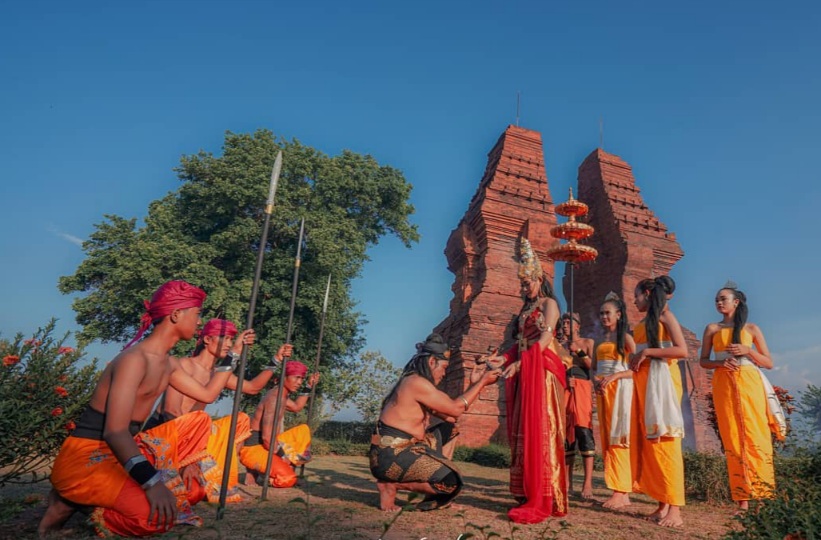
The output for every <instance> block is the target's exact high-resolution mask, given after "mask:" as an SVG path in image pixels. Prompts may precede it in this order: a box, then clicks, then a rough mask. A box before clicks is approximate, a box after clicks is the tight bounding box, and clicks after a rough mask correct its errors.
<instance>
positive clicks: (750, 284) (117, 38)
mask: <svg viewBox="0 0 821 540" xmlns="http://www.w3.org/2000/svg"><path fill="white" fill-rule="evenodd" d="M552 4H561V5H552ZM820 26H821V7H819V5H818V4H817V3H813V2H809V1H799V2H790V3H782V4H781V5H776V4H773V3H771V2H744V3H740V2H688V3H675V4H671V3H666V2H656V3H651V2H618V3H616V2H583V3H582V2H563V3H558V2H493V3H490V2H479V1H473V2H413V3H405V4H404V5H398V3H393V2H299V3H297V2H292V3H288V4H284V3H278V2H263V1H258V2H247V1H235V2H208V1H197V2H171V1H169V2H158V1H156V2H141V3H121V2H97V3H95V2H82V3H66V2H37V1H32V2H13V3H12V2H5V3H3V5H2V7H0V50H2V51H3V53H2V54H0V77H2V81H3V82H2V84H0V126H2V128H1V129H0V201H2V203H3V205H2V206H3V211H2V212H0V230H2V231H3V233H2V235H0V252H2V258H0V283H2V285H0V298H2V306H3V309H2V310H0V332H2V335H3V336H10V335H13V334H14V333H15V332H17V331H22V332H26V333H28V332H31V331H33V330H34V329H35V328H37V326H39V325H42V324H43V323H45V321H47V320H48V319H49V318H50V317H52V316H56V317H58V318H59V319H60V328H61V329H63V330H72V329H74V328H76V325H75V323H74V314H73V311H72V310H71V298H70V297H65V296H63V295H61V294H60V293H59V292H58V291H57V289H56V284H57V279H58V277H59V276H61V275H68V274H71V273H73V271H74V270H75V269H76V267H77V265H78V264H79V263H80V262H81V261H82V259H83V252H82V251H81V249H80V247H79V245H78V244H79V243H80V242H81V241H82V240H83V239H85V238H87V237H88V235H89V234H90V233H91V232H92V231H93V230H94V227H93V225H94V224H95V223H99V222H101V221H102V219H103V214H118V215H120V216H124V217H138V218H139V217H142V216H144V215H145V212H146V209H147V206H148V203H149V202H151V201H152V200H155V199H157V198H160V197H162V196H163V195H164V194H166V193H167V192H169V191H171V190H174V189H176V188H177V187H178V185H179V183H178V180H177V179H176V177H175V175H174V173H173V171H172V168H173V167H175V166H176V165H177V163H178V162H179V158H180V156H181V155H183V154H191V153H195V152H197V151H198V150H200V149H204V150H207V151H211V152H214V153H219V152H220V146H221V143H222V140H223V135H224V132H225V131H226V130H231V131H234V132H252V131H254V130H256V129H258V128H268V129H271V130H272V131H274V132H275V133H276V134H278V135H281V136H284V137H286V138H297V139H299V140H300V141H302V142H303V143H304V144H307V145H310V146H313V147H316V148H318V149H320V150H322V151H324V152H325V153H328V154H337V153H339V152H340V151H341V150H343V149H351V150H353V151H355V152H360V153H367V154H371V155H373V156H374V157H375V158H376V159H377V160H378V161H379V162H381V163H384V164H389V165H392V166H394V167H397V168H399V169H400V170H402V171H403V172H404V173H405V176H406V178H407V179H408V181H409V182H411V183H412V184H413V186H414V190H413V194H412V202H413V204H414V205H415V206H416V214H415V215H414V216H413V221H414V222H415V223H417V224H418V226H419V230H420V232H421V235H422V240H421V242H420V243H419V244H417V245H415V246H414V247H413V249H410V250H408V249H406V248H404V247H403V246H402V245H401V243H400V242H399V241H398V240H396V239H394V238H385V239H384V240H383V241H382V242H381V243H380V244H379V245H378V246H377V247H376V248H374V249H373V250H372V251H371V252H370V256H371V258H372V260H371V262H369V263H368V264H367V265H366V267H365V270H364V272H363V275H362V278H361V279H360V280H359V281H358V282H357V283H356V285H355V288H354V296H355V298H357V299H358V300H359V302H360V304H359V308H360V310H361V311H362V312H363V314H364V316H365V317H366V318H367V319H368V320H369V321H370V322H369V324H368V325H367V326H366V327H365V334H366V336H367V341H368V343H367V348H368V349H377V350H380V351H382V353H383V354H385V355H386V356H387V357H388V358H389V359H391V360H392V361H393V362H394V363H396V364H397V365H400V364H403V363H404V362H405V361H406V360H407V358H408V357H409V355H410V354H411V352H412V350H413V343H414V342H416V341H418V340H419V339H421V338H423V337H424V336H425V335H426V334H427V333H428V332H429V331H430V329H431V328H432V327H433V326H435V325H436V324H437V323H439V322H440V321H441V320H442V319H443V318H444V317H445V316H446V314H447V309H448V303H449V301H450V298H451V292H450V286H451V283H452V281H453V277H452V275H451V274H450V273H449V272H448V271H447V269H446V260H445V257H444V255H443V249H444V246H445V242H446V240H447V238H448V235H449V234H450V232H451V230H452V229H453V228H455V227H456V225H457V224H458V221H459V219H460V218H461V216H462V215H463V213H464V212H465V210H466V209H467V204H468V201H469V200H470V198H471V196H472V195H473V193H474V191H475V189H476V187H477V185H478V182H479V180H480V178H481V175H482V172H483V170H484V167H485V164H486V155H487V152H488V151H489V150H490V149H491V148H492V146H493V144H494V143H495V141H496V139H497V138H498V137H499V135H500V134H501V133H502V132H503V130H504V129H505V127H506V126H507V125H508V124H511V123H514V121H515V115H516V94H517V92H521V122H520V124H521V125H522V126H524V127H528V128H531V129H535V130H538V131H540V132H541V133H542V135H543V139H544V147H545V161H546V169H547V175H548V180H549V183H550V188H551V192H552V194H553V197H554V199H555V200H557V201H558V200H563V199H564V198H565V195H566V193H567V188H568V187H569V186H571V185H575V183H576V174H577V168H578V166H579V164H580V163H581V161H582V160H583V159H584V157H585V156H587V155H588V154H589V153H590V152H591V151H592V150H593V149H594V148H596V146H598V142H599V118H603V119H604V148H605V150H607V151H608V152H611V153H615V154H618V155H619V156H621V157H622V158H623V159H625V160H626V161H627V162H628V163H630V164H631V165H632V167H633V171H634V174H635V177H636V179H637V183H638V185H639V186H640V187H641V189H642V192H643V196H644V199H645V201H646V202H647V204H648V205H649V206H650V207H651V208H652V209H653V210H654V211H655V212H656V214H657V215H658V216H659V218H660V219H661V220H662V221H663V222H664V223H666V224H667V226H668V227H669V228H670V230H671V231H673V232H675V233H676V234H677V236H678V239H679V242H680V243H681V245H682V248H683V249H684V251H685V253H686V255H685V257H684V259H682V261H681V262H680V263H678V264H677V265H676V266H675V267H674V269H673V273H672V275H673V277H674V278H675V279H676V280H677V282H678V290H677V294H676V297H675V300H674V304H673V306H674V309H675V310H676V313H677V315H678V317H679V319H680V320H681V321H682V322H683V323H684V324H685V325H686V326H688V327H689V328H690V329H692V330H693V331H694V332H695V333H696V334H697V335H699V336H700V335H701V332H702V330H703V328H704V326H705V325H706V324H707V323H708V322H710V321H713V320H716V319H717V314H716V313H715V310H714V308H713V302H712V299H713V295H714V294H715V292H716V290H717V288H718V287H719V286H720V285H721V284H723V283H724V282H725V280H726V279H728V278H732V279H733V280H735V281H736V282H737V283H738V284H739V285H740V286H741V288H742V289H744V290H745V291H746V292H747V293H748V297H749V300H750V302H749V304H750V309H751V320H753V321H754V322H757V323H758V324H759V325H760V326H761V327H762V329H763V330H764V333H765V335H766V337H767V339H768V341H769V344H770V348H771V349H772V351H773V353H774V359H775V363H776V366H777V368H778V369H777V370H776V371H775V372H773V373H772V377H771V378H772V380H773V382H774V383H776V384H783V385H787V386H788V387H789V388H791V389H800V388H802V387H803V386H804V385H806V384H807V382H812V383H814V384H816V385H818V384H821V363H819V362H818V360H817V359H818V358H819V356H821V338H819V337H818V336H819V333H818V331H817V328H818V327H819V325H821V313H819V312H818V311H816V310H815V304H816V302H817V301H818V299H819V298H821V279H819V278H818V277H817V276H818V271H817V269H818V268H819V267H820V266H821V260H819V259H821V256H819V251H818V248H817V241H816V237H817V236H818V234H819V231H821V217H819V212H818V210H817V209H818V208H819V205H821V182H819V180H821V178H820V176H821V173H819V168H818V166H817V165H816V163H815V159H814V157H815V156H816V155H817V153H818V149H819V147H821V135H820V134H819V132H820V130H821V107H820V106H819V99H818V97H819V96H821V69H819V58H821V33H819V32H818V28H819V27H820ZM112 351H113V350H112V349H111V348H106V347H97V348H92V352H95V354H98V355H100V356H101V357H103V358H105V357H106V356H108V355H109V354H111V352H112ZM312 354H313V353H312V352H308V355H309V356H310V355H312Z"/></svg>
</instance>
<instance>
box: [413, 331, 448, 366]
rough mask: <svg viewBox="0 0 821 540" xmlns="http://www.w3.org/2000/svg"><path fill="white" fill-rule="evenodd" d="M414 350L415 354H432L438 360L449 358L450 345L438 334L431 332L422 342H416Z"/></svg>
mask: <svg viewBox="0 0 821 540" xmlns="http://www.w3.org/2000/svg"><path fill="white" fill-rule="evenodd" d="M416 351H417V352H416V356H421V355H425V356H433V357H435V358H438V359H440V360H449V359H450V347H449V346H448V344H447V343H445V340H444V339H443V338H442V336H440V335H439V334H431V335H429V336H428V337H427V338H426V339H425V341H424V343H417V344H416Z"/></svg>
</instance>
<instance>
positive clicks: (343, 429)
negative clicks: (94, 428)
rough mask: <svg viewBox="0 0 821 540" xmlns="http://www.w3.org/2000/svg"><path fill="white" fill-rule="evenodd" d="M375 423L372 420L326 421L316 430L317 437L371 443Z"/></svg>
mask: <svg viewBox="0 0 821 540" xmlns="http://www.w3.org/2000/svg"><path fill="white" fill-rule="evenodd" d="M373 428H374V424H373V423H370V422H339V421H336V420H330V421H328V422H324V423H323V424H322V425H321V426H319V428H317V430H316V437H319V438H320V439H325V440H327V441H330V440H345V441H350V442H354V443H363V444H370V442H371V433H372V432H373Z"/></svg>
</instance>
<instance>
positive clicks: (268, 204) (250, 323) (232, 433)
mask: <svg viewBox="0 0 821 540" xmlns="http://www.w3.org/2000/svg"><path fill="white" fill-rule="evenodd" d="M281 170H282V150H280V151H279V152H278V153H277V157H276V160H275V161H274V169H273V171H271V185H270V187H269V188H268V199H267V200H266V201H265V210H264V213H265V222H264V224H263V225H262V237H261V238H260V240H259V250H258V252H257V266H256V270H255V271H254V284H253V286H252V287H251V302H250V305H249V306H248V318H247V320H246V322H245V328H246V329H248V328H253V327H254V311H255V310H256V307H257V295H258V294H259V281H260V276H261V275H262V260H263V258H264V257H265V246H266V244H267V242H268V227H269V225H270V224H271V213H273V211H274V196H275V195H276V191H277V183H278V182H279V173H280V171H281ZM247 357H248V348H247V347H246V346H245V345H243V346H242V354H241V355H240V357H239V371H238V372H237V390H236V392H235V393H234V408H233V410H232V411H231V425H230V427H229V429H228V450H227V451H226V453H225V469H224V470H223V471H222V484H221V485H220V498H219V506H218V507H217V520H220V519H222V518H223V516H224V515H225V499H226V496H227V494H228V480H229V478H230V476H231V461H232V460H233V458H234V442H235V439H236V436H237V415H238V414H239V405H240V400H241V399H242V381H244V380H245V361H246V359H247Z"/></svg>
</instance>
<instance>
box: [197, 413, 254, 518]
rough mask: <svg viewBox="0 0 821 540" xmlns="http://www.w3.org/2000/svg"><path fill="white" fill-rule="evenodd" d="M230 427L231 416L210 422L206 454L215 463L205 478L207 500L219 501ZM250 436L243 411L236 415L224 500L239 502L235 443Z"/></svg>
mask: <svg viewBox="0 0 821 540" xmlns="http://www.w3.org/2000/svg"><path fill="white" fill-rule="evenodd" d="M230 427H231V416H230V415H229V416H223V417H222V418H219V419H217V420H214V421H213V422H212V423H211V436H210V437H208V455H209V456H211V457H212V458H214V460H215V462H216V464H215V466H214V468H213V470H214V473H213V474H212V475H209V478H207V480H208V483H207V485H206V486H205V495H206V497H207V498H208V502H219V497H220V488H221V487H222V475H223V474H224V473H223V471H225V460H226V458H227V450H228V431H229V429H230ZM250 436H251V419H250V418H248V415H247V414H245V413H244V412H241V413H239V414H238V415H237V432H236V435H235V438H234V452H233V454H231V472H230V474H229V476H228V494H227V496H226V498H225V500H226V502H239V501H241V500H242V496H241V495H240V494H239V490H238V489H237V486H238V484H239V474H238V472H237V470H238V465H237V462H238V461H239V456H237V445H238V444H241V443H242V442H243V441H245V440H246V439H248V437H250Z"/></svg>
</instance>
